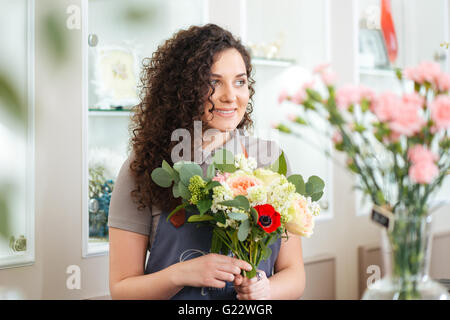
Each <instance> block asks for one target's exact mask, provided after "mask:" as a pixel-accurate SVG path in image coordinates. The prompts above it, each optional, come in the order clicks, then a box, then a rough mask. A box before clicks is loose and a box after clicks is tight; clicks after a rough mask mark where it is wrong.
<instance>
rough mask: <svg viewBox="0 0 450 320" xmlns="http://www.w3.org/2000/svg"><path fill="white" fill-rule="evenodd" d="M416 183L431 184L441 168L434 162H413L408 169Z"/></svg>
mask: <svg viewBox="0 0 450 320" xmlns="http://www.w3.org/2000/svg"><path fill="white" fill-rule="evenodd" d="M408 174H409V177H410V178H411V180H412V181H413V182H414V183H420V184H429V183H431V182H432V181H433V180H434V179H435V178H436V177H437V175H438V174H439V169H438V167H437V166H436V164H434V163H433V162H428V161H421V162H418V163H415V164H413V165H412V166H411V167H410V168H409V171H408Z"/></svg>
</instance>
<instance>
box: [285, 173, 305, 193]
mask: <svg viewBox="0 0 450 320" xmlns="http://www.w3.org/2000/svg"><path fill="white" fill-rule="evenodd" d="M287 180H288V181H289V182H290V183H292V184H293V185H294V186H295V191H296V192H297V193H299V194H302V195H304V194H305V181H304V180H303V177H302V176H301V175H300V174H293V175H291V176H289V178H287Z"/></svg>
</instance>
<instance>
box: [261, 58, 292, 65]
mask: <svg viewBox="0 0 450 320" xmlns="http://www.w3.org/2000/svg"><path fill="white" fill-rule="evenodd" d="M252 63H253V64H254V65H256V66H270V67H290V66H292V65H294V64H295V60H290V59H268V58H261V57H253V58H252Z"/></svg>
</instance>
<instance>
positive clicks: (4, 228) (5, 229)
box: [0, 189, 9, 238]
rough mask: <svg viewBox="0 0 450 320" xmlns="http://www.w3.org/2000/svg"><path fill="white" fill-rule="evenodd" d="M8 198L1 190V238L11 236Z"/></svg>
mask: <svg viewBox="0 0 450 320" xmlns="http://www.w3.org/2000/svg"><path fill="white" fill-rule="evenodd" d="M7 201H8V196H7V193H6V192H4V190H2V189H0V237H5V238H6V237H8V235H9V217H8V202H7Z"/></svg>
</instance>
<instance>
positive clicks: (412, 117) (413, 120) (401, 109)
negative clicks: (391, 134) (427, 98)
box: [389, 102, 426, 136]
mask: <svg viewBox="0 0 450 320" xmlns="http://www.w3.org/2000/svg"><path fill="white" fill-rule="evenodd" d="M419 111H420V108H419V106H418V105H417V104H415V103H405V102H403V103H400V105H399V106H398V108H397V109H395V110H394V117H393V119H392V121H391V122H390V124H389V127H390V128H391V129H392V130H393V131H395V132H397V133H400V134H404V135H406V136H412V135H414V134H415V133H417V132H419V131H420V130H421V129H422V127H423V126H424V125H425V124H426V121H425V119H423V118H422V116H421V115H420V114H419Z"/></svg>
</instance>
